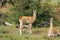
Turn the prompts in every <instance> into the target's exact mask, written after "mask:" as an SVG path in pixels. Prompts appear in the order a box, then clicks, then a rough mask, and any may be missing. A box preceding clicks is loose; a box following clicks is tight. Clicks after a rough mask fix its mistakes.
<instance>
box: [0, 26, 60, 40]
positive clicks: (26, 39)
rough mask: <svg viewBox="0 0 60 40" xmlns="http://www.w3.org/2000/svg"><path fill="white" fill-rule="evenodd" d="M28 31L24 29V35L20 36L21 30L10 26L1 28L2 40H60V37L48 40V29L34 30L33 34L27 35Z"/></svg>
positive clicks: (0, 38)
mask: <svg viewBox="0 0 60 40" xmlns="http://www.w3.org/2000/svg"><path fill="white" fill-rule="evenodd" d="M57 28H58V29H59V30H60V28H59V27H57ZM26 30H27V29H23V34H22V35H19V29H17V28H15V27H10V26H0V40H60V37H56V38H53V37H52V38H48V37H47V32H46V31H47V28H46V27H42V28H32V31H33V33H32V34H28V33H26V32H25V31H26Z"/></svg>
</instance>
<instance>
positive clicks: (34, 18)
mask: <svg viewBox="0 0 60 40" xmlns="http://www.w3.org/2000/svg"><path fill="white" fill-rule="evenodd" d="M35 20H36V12H34V13H33V21H35Z"/></svg>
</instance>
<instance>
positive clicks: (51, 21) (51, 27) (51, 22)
mask: <svg viewBox="0 0 60 40" xmlns="http://www.w3.org/2000/svg"><path fill="white" fill-rule="evenodd" d="M50 31H53V18H51V19H50Z"/></svg>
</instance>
